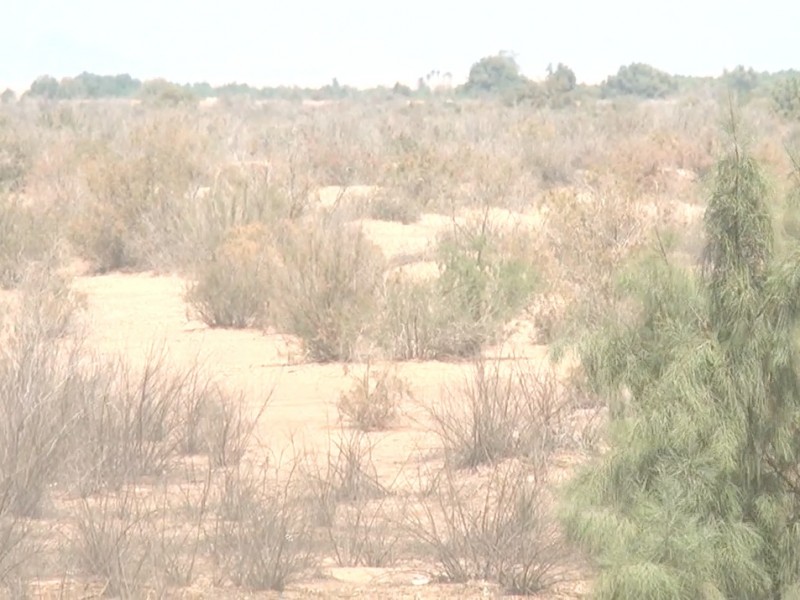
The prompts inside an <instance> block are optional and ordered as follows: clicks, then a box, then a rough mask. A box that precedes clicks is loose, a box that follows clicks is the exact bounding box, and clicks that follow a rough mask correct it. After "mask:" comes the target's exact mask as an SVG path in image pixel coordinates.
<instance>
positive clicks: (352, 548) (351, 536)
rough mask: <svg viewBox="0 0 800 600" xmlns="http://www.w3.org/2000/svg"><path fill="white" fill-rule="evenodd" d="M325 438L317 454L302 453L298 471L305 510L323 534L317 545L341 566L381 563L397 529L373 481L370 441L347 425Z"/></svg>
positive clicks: (382, 492) (388, 554)
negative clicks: (325, 446)
mask: <svg viewBox="0 0 800 600" xmlns="http://www.w3.org/2000/svg"><path fill="white" fill-rule="evenodd" d="M328 441H329V445H328V449H327V452H325V453H324V454H323V455H322V457H320V455H319V454H318V453H313V454H309V455H308V456H307V458H306V461H305V463H304V464H303V472H302V475H303V482H304V488H305V489H306V491H307V498H306V502H307V505H308V507H309V514H310V516H311V517H312V518H313V519H314V524H316V525H317V526H319V527H320V528H321V529H322V530H323V532H324V539H322V540H321V542H320V543H324V544H326V546H328V547H329V548H330V549H331V552H332V554H333V556H334V558H335V560H336V562H337V564H339V565H340V566H358V565H366V566H385V565H386V564H387V563H388V562H391V561H392V559H393V549H394V546H395V545H396V543H397V541H398V532H397V530H396V528H393V526H392V523H391V522H390V520H389V519H388V518H387V514H386V511H385V502H386V500H387V498H388V497H389V490H387V489H386V488H385V487H384V486H383V485H382V484H381V483H380V482H379V481H378V474H377V470H376V467H375V464H374V462H373V459H372V453H373V449H374V442H373V441H372V440H370V439H369V437H368V436H367V435H366V434H365V433H364V432H362V431H359V430H346V429H341V430H339V432H338V433H337V434H336V435H335V436H331V437H330V438H329V440H328ZM320 458H321V459H322V460H320Z"/></svg>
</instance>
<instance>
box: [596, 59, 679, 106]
mask: <svg viewBox="0 0 800 600" xmlns="http://www.w3.org/2000/svg"><path fill="white" fill-rule="evenodd" d="M677 89H678V85H677V82H676V81H675V78H674V77H673V76H672V75H670V74H669V73H665V72H664V71H659V70H658V69H656V68H655V67H651V66H650V65H646V64H643V63H633V64H630V65H627V66H623V67H620V68H619V71H617V74H616V75H612V76H611V77H609V78H608V79H606V80H605V81H604V82H603V83H602V85H601V91H602V94H603V97H605V98H610V97H613V96H640V97H642V98H664V97H666V96H668V95H670V94H672V93H673V92H675V91H676V90H677Z"/></svg>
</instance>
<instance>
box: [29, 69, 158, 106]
mask: <svg viewBox="0 0 800 600" xmlns="http://www.w3.org/2000/svg"><path fill="white" fill-rule="evenodd" d="M141 86H142V82H141V81H139V80H138V79H134V78H133V77H131V76H130V75H128V74H127V73H123V74H120V75H95V74H94V73H87V72H86V71H84V72H83V73H81V74H80V75H78V76H76V77H64V78H63V79H62V80H61V81H57V80H56V79H55V78H54V77H50V76H49V75H44V76H42V77H39V78H38V79H37V80H36V81H34V82H33V84H31V87H30V90H29V91H28V94H29V95H30V96H32V97H38V98H49V99H51V100H53V99H70V98H130V97H132V96H134V95H135V94H136V93H137V92H138V91H139V89H140V88H141Z"/></svg>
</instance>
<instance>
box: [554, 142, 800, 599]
mask: <svg viewBox="0 0 800 600" xmlns="http://www.w3.org/2000/svg"><path fill="white" fill-rule="evenodd" d="M769 203H770V199H769V194H768V188H767V185H766V183H765V180H764V177H763V175H762V173H761V170H760V168H759V165H758V164H757V163H756V162H755V161H754V160H753V159H752V158H751V157H750V156H749V155H748V154H747V152H746V151H745V150H744V149H743V148H742V146H741V145H740V144H739V143H738V141H737V140H736V136H735V135H734V144H733V149H732V150H731V151H730V153H729V154H728V155H727V156H725V157H724V158H722V159H721V160H720V161H719V163H718V165H717V170H716V180H715V186H714V191H713V194H712V196H711V198H710V202H709V206H708V209H707V212H706V217H705V229H706V239H707V247H706V253H705V262H704V265H703V269H702V270H696V271H689V270H683V269H681V268H678V267H676V266H673V265H671V264H670V263H669V262H668V260H666V256H665V255H662V254H659V255H657V256H654V257H651V258H649V259H646V260H644V261H642V262H640V263H639V265H638V268H636V269H634V271H633V272H632V275H631V276H630V277H628V278H627V279H626V283H627V288H626V291H627V292H628V294H629V296H630V298H631V299H634V300H635V301H636V306H637V307H638V318H636V319H633V320H630V319H628V320H627V322H626V320H622V319H614V320H613V321H614V322H613V323H611V324H609V325H608V326H606V327H605V328H603V329H602V330H601V331H599V332H597V333H596V335H593V336H591V338H590V340H589V341H588V342H586V343H585V344H584V345H583V346H582V348H581V355H582V360H583V364H584V365H585V368H586V371H587V374H588V376H589V380H590V382H591V383H592V384H593V386H594V387H595V390H596V391H599V392H601V393H604V394H606V395H607V396H608V397H610V398H612V399H613V400H614V402H615V405H614V408H615V409H616V410H614V411H612V414H613V415H614V416H613V417H612V420H611V424H610V449H609V450H608V451H607V453H606V454H605V455H604V456H603V457H602V458H601V459H599V461H598V462H597V464H593V465H591V467H590V468H587V469H586V470H584V471H583V472H582V473H581V474H580V475H579V476H578V477H577V478H576V480H575V481H574V482H573V483H572V484H571V485H570V486H569V488H568V492H567V498H566V500H567V503H566V505H565V506H566V507H567V508H566V510H565V515H564V516H565V519H564V522H565V525H566V529H567V532H568V534H569V536H570V537H571V538H572V539H573V540H575V541H577V542H579V543H580V544H582V545H583V547H584V548H585V549H586V550H588V552H589V553H590V554H591V555H592V556H593V557H594V558H595V559H596V561H597V565H598V567H599V570H600V575H599V578H598V581H597V585H596V589H595V593H596V597H598V598H600V599H612V598H613V599H622V598H665V599H667V598H669V599H673V598H674V599H686V600H690V599H697V598H709V599H710V598H714V599H717V598H730V599H734V598H735V599H762V598H763V599H767V598H771V599H778V598H781V599H789V598H800V468H799V467H798V464H800V435H798V425H800V380H799V379H798V372H799V371H798V358H800V356H799V355H798V344H797V337H798V336H797V325H798V320H799V319H800V247H798V246H796V245H795V246H794V248H793V249H791V250H789V251H787V252H788V256H786V257H784V258H783V259H781V258H779V257H778V256H777V253H776V252H775V251H774V250H773V229H772V221H771V217H770V215H769V212H768V206H769ZM628 306H629V307H630V303H628Z"/></svg>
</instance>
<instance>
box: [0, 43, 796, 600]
mask: <svg viewBox="0 0 800 600" xmlns="http://www.w3.org/2000/svg"><path fill="white" fill-rule="evenodd" d="M795 75H796V73H792V72H785V73H782V74H767V73H759V72H756V71H754V70H752V69H746V68H744V67H742V68H737V69H736V70H734V71H732V72H730V73H727V74H725V75H724V77H723V78H722V79H714V78H687V77H678V76H672V75H669V74H666V73H661V72H659V71H657V70H655V69H653V68H652V67H647V66H646V65H637V64H634V65H630V66H628V67H624V68H623V69H621V70H620V72H619V73H617V75H615V76H612V77H610V78H609V79H608V80H607V81H606V82H605V83H604V84H602V85H600V86H589V85H582V84H580V83H579V82H578V77H576V74H575V73H574V72H573V71H572V69H571V68H570V67H568V66H566V65H564V64H563V63H554V65H552V66H550V67H549V68H548V69H547V72H546V74H545V73H544V72H543V73H542V76H543V80H542V81H540V82H539V81H532V80H529V79H528V78H527V77H525V75H524V74H523V73H522V72H521V71H520V69H519V65H517V63H516V61H515V59H514V58H513V57H512V55H510V54H505V53H501V54H499V55H494V56H489V57H486V58H484V59H481V60H480V61H478V62H477V63H476V64H475V65H474V66H473V69H472V71H471V73H470V78H469V81H468V82H467V85H466V86H463V87H451V85H450V82H449V79H450V76H449V74H444V75H443V74H441V73H438V72H436V71H432V72H431V73H429V74H428V75H427V76H426V77H424V78H420V81H419V83H418V85H417V87H416V89H411V88H409V87H407V86H404V85H403V84H399V85H398V86H395V88H394V89H390V88H378V89H374V90H358V89H355V88H351V87H349V86H347V85H344V84H340V83H339V81H337V80H335V79H334V80H333V81H332V82H331V83H330V84H329V85H326V86H324V87H322V88H320V89H316V90H308V89H299V88H298V89H291V88H264V89H257V88H254V87H251V86H248V85H245V84H229V85H226V86H221V87H214V86H212V85H210V84H208V83H203V82H200V83H196V84H191V85H178V84H174V83H171V82H167V81H163V80H156V81H149V82H144V83H143V82H141V81H139V80H136V79H134V78H132V77H129V76H125V75H120V76H98V75H92V74H89V73H83V74H81V75H79V76H77V77H74V78H64V79H61V80H56V79H54V78H52V77H43V78H41V79H39V80H37V81H36V82H34V85H32V86H31V90H30V91H29V92H28V93H26V94H24V95H23V97H22V98H20V100H19V101H12V98H11V97H10V96H9V95H8V94H3V95H2V96H1V97H0V288H2V289H0V303H2V304H1V306H2V309H0V317H2V319H3V325H2V327H0V413H2V414H0V417H2V418H0V588H2V591H0V595H3V596H5V595H8V596H10V597H55V596H58V597H65V598H73V597H85V596H88V595H94V596H101V595H106V596H115V597H129V598H130V597H137V598H138V597H159V598H167V597H183V596H185V595H187V594H188V595H196V594H199V595H203V596H213V597H216V596H230V597H233V596H237V597H238V596H241V595H242V594H256V595H257V594H259V593H262V592H261V590H284V591H285V593H286V594H287V595H288V596H293V595H298V594H299V595H304V594H306V595H307V594H308V593H317V592H316V591H314V592H311V591H310V588H309V587H308V585H307V584H308V582H309V581H311V580H312V579H313V580H315V583H314V585H315V586H316V581H318V582H319V583H320V586H321V589H323V590H324V591H323V592H320V593H323V594H327V593H328V592H330V593H332V594H335V593H339V592H340V591H341V589H340V588H339V587H337V586H338V584H337V583H336V580H337V579H347V578H348V577H349V578H352V581H350V582H349V583H348V584H347V586H348V587H347V593H348V594H349V593H350V592H352V593H353V594H356V595H358V594H363V593H367V594H368V595H370V594H371V595H386V594H384V592H386V593H387V594H388V595H391V594H393V593H394V592H395V591H397V593H398V594H399V595H404V594H405V595H417V594H418V595H420V596H421V597H426V598H427V597H440V596H447V595H464V596H470V595H472V594H471V592H472V591H474V592H475V595H479V594H482V595H486V594H490V593H492V592H493V591H494V590H497V591H498V592H499V590H500V589H502V590H503V591H504V592H508V593H518V594H539V595H544V597H547V593H548V590H549V588H554V589H557V593H558V594H562V593H563V595H564V596H566V597H572V596H576V595H579V594H582V593H583V591H578V590H577V586H575V585H573V582H570V581H567V579H568V575H569V576H570V577H571V576H572V575H575V576H576V577H578V578H581V579H584V580H586V579H592V580H593V582H594V583H595V588H594V591H595V592H596V593H597V595H598V596H600V597H601V598H602V597H616V598H628V597H661V596H663V597H674V598H696V597H701V596H702V595H703V594H706V595H707V596H709V597H712V596H713V597H729V598H739V597H751V598H762V597H770V598H790V597H793V596H792V594H794V593H795V592H796V590H795V589H794V587H793V586H795V585H796V580H797V579H798V574H797V573H796V572H795V571H796V569H795V566H796V565H795V563H796V562H797V560H795V559H796V558H797V557H796V555H800V553H798V552H797V551H796V549H795V548H794V545H796V544H795V541H796V540H794V538H793V537H792V536H793V529H792V528H793V527H794V519H795V514H794V513H795V512H797V510H796V508H797V507H796V506H795V504H796V500H797V499H796V498H795V495H796V494H794V491H793V487H792V486H793V482H794V481H795V480H796V478H797V477H796V476H797V473H796V467H795V465H796V463H797V456H796V454H797V448H796V447H795V446H796V443H795V441H794V437H796V436H794V429H793V427H794V423H795V422H796V420H797V419H796V418H795V417H796V415H794V412H796V411H794V405H793V404H792V403H793V402H794V396H795V395H796V394H795V392H796V390H795V388H796V387H797V386H796V382H795V380H796V374H795V372H794V362H795V348H794V337H795V332H794V330H793V327H794V326H793V323H794V320H795V316H794V312H796V311H795V306H794V305H795V302H794V300H793V298H794V296H796V295H797V294H796V293H795V292H796V290H794V287H793V286H794V283H793V282H794V280H795V279H797V277H795V274H794V271H795V270H796V269H795V268H794V263H795V262H796V257H795V245H796V242H797V240H798V239H799V238H800V234H798V231H800V229H798V225H797V223H798V217H797V214H796V213H797V211H796V208H797V196H798V192H797V190H798V189H800V185H799V184H798V179H797V173H798V160H797V151H796V148H795V146H797V143H796V142H797V139H796V137H797V135H796V132H793V129H795V128H796V127H795V125H796V118H795V115H793V113H792V102H791V98H790V96H791V92H792V88H791V81H792V77H794V76H795ZM723 86H725V87H724V90H727V89H729V88H730V89H733V90H734V91H735V92H736V97H737V99H738V100H739V102H735V103H734V102H733V100H734V98H733V97H732V96H731V104H734V105H735V106H736V107H737V109H739V110H741V111H742V116H743V119H745V120H746V121H747V122H748V123H751V124H752V126H753V133H752V136H753V141H752V144H751V145H749V146H748V148H749V149H750V154H748V153H745V152H744V151H743V150H742V148H741V146H742V145H741V144H739V153H738V154H734V155H733V157H729V158H727V159H725V160H723V161H722V162H720V163H719V166H718V168H717V173H718V177H717V191H716V192H715V193H714V196H713V198H712V200H711V203H710V210H708V211H707V218H706V225H707V228H706V230H705V232H704V231H703V230H702V225H703V219H702V215H703V213H704V210H705V206H704V202H705V198H704V196H703V190H704V189H705V188H704V185H705V184H706V180H707V178H708V176H709V175H711V174H713V173H714V172H715V164H716V160H717V158H718V155H719V153H720V150H721V148H722V147H723V145H722V144H721V143H720V141H719V139H718V138H719V136H718V132H717V131H716V128H715V125H714V123H715V119H716V118H717V116H718V111H719V107H718V106H717V104H716V101H715V100H713V98H715V97H718V96H720V92H722V91H724V90H723ZM773 91H774V92H775V93H774V94H773ZM104 98H108V99H105V100H104ZM642 98H647V99H648V101H647V102H642V101H641V100H642ZM784 145H786V146H787V147H788V148H789V149H790V152H789V156H788V158H787V157H786V155H785V154H784V153H783V148H782V146H784ZM749 156H752V157H753V158H752V159H750V158H748V157H749ZM757 163H758V164H761V165H764V169H763V172H762V171H761V170H759V169H758V168H756V164H757ZM764 173H766V174H767V175H764ZM786 173H791V176H790V179H789V181H787V182H784V181H783V180H778V179H777V178H778V177H779V176H783V175H784V174H786ZM770 177H774V178H775V180H774V181H773V180H772V179H770ZM773 194H775V196H776V197H777V195H778V194H780V195H781V196H784V195H785V197H786V202H783V201H781V202H778V201H775V200H773V199H772V195H773ZM731 199H733V200H735V202H733V203H731V202H732V201H731ZM781 200H783V198H781ZM768 213H769V214H771V215H773V216H774V217H775V223H776V227H775V232H774V241H773V243H772V244H771V245H770V232H771V231H772V229H771V227H769V226H768V219H767V217H766V216H765V215H766V214H768ZM747 215H750V216H751V217H753V218H752V219H746V218H745V217H746V216H747ZM729 232H738V234H739V236H738V238H736V239H733V238H731V237H729V236H728V233H729ZM752 232H755V234H756V235H752V236H751V235H750V233H752ZM703 246H707V247H708V248H709V249H711V250H712V252H711V253H710V254H708V255H707V258H708V259H709V260H708V262H707V263H706V267H707V269H706V272H705V273H701V269H700V268H698V265H699V264H700V263H699V262H698V261H699V259H701V258H702V257H703ZM79 290H82V291H81V292H80V293H79ZM156 290H157V291H156ZM197 321H201V322H202V323H198V322H197ZM212 329H213V330H212ZM242 329H250V330H249V331H241V330H242ZM585 334H591V335H589V337H588V339H589V342H586V343H584V344H580V345H578V346H577V347H578V349H579V352H577V353H572V352H571V349H572V345H571V344H572V342H573V341H575V340H576V339H580V340H584V341H585V339H584V338H585ZM162 340H163V341H162ZM545 345H546V346H547V347H544V346H545ZM148 349H149V351H148ZM554 349H557V350H559V351H560V353H559V352H553V353H552V354H554V355H559V356H563V357H564V358H565V361H566V363H561V364H558V365H548V364H545V363H544V358H543V357H544V356H545V354H546V351H547V350H550V351H552V350H554ZM576 354H577V356H576ZM200 356H205V358H204V359H203V360H202V361H201V360H200V359H199V357H200ZM398 360H402V361H407V362H406V363H405V364H403V365H396V364H394V363H393V362H392V361H398ZM332 363H346V364H332ZM565 366H566V367H570V368H569V369H568V368H564V367H565ZM575 366H578V367H579V368H578V369H577V370H574V369H572V367H575ZM401 374H402V376H401ZM570 376H574V377H576V380H574V381H572V380H569V379H568V377H570ZM579 386H580V387H579ZM579 389H580V390H582V391H583V392H585V394H583V396H585V397H583V396H582V395H580V394H578V393H577V391H578V390H579ZM793 411H794V412H793ZM587 455H590V456H588V457H587ZM592 455H596V456H592ZM592 458H594V459H595V460H596V462H593V463H592V464H591V467H587V469H591V471H587V472H585V473H583V471H582V474H581V475H579V477H578V478H577V480H576V481H575V482H574V483H573V484H572V485H571V487H570V493H569V494H568V495H567V498H568V502H567V503H566V505H563V504H561V505H560V504H559V501H560V500H559V497H558V495H557V494H556V493H555V492H556V490H557V487H556V486H557V484H559V483H560V482H563V481H565V480H566V479H568V478H569V477H570V475H571V473H572V471H573V470H574V469H576V468H577V469H580V467H581V465H585V464H586V462H587V460H591V459H592ZM631 490H633V491H631ZM559 508H560V509H562V510H563V511H564V512H565V513H566V514H565V515H563V516H564V518H563V520H561V521H559V520H558V519H557V513H558V510H557V509H559ZM664 524H666V525H664ZM573 544H574V545H573ZM581 546H582V550H583V551H585V552H586V556H587V557H588V558H590V559H593V560H592V561H591V562H590V564H588V565H587V564H585V562H584V560H583V559H584V557H583V556H582V555H581V553H580V551H581V548H580V547H581ZM367 567H379V568H381V569H384V570H382V571H380V574H378V571H372V570H369V569H365V568H367ZM568 567H569V568H568ZM412 569H413V571H414V575H413V576H412V575H410V572H411V570H412ZM576 571H577V573H576ZM423 575H424V576H423ZM369 578H372V579H369ZM474 580H480V583H475V582H474ZM449 582H460V583H459V586H464V587H463V588H462V587H458V588H457V589H454V590H448V589H446V588H445V587H444V586H446V585H448V584H449ZM412 583H413V584H415V587H414V588H413V590H411V591H409V589H408V587H407V586H409V585H412ZM416 584H419V587H417V585H416ZM400 586H402V590H400V589H399V588H400ZM395 587H397V588H398V589H395ZM479 588H480V589H479ZM342 589H343V588H342ZM743 590H744V591H743ZM390 592H391V593H390ZM267 593H269V592H267ZM714 593H716V596H714ZM659 594H660V595H661V596H659Z"/></svg>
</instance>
